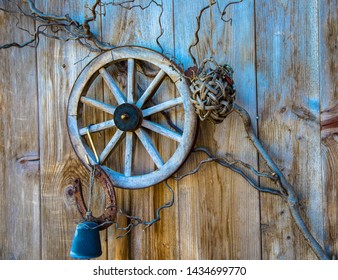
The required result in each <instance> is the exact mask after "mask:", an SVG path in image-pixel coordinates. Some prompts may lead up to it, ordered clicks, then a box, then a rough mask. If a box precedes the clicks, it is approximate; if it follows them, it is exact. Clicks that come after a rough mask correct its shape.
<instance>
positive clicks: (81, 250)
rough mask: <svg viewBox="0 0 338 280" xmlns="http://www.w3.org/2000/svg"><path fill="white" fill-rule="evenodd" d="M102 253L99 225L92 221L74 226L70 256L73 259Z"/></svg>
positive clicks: (93, 256)
mask: <svg viewBox="0 0 338 280" xmlns="http://www.w3.org/2000/svg"><path fill="white" fill-rule="evenodd" d="M101 255H102V250H101V241H100V233H99V227H98V224H97V223H94V222H87V221H85V222H82V223H80V224H78V225H77V226H76V230H75V234H74V239H73V242H72V248H71V249H70V256H71V257H72V258H74V259H93V258H97V257H99V256H101Z"/></svg>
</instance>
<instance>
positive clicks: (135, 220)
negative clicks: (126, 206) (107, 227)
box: [116, 181, 175, 239]
mask: <svg viewBox="0 0 338 280" xmlns="http://www.w3.org/2000/svg"><path fill="white" fill-rule="evenodd" d="M164 184H165V186H166V187H167V189H168V190H169V192H170V194H171V200H170V201H169V202H167V203H165V204H163V205H162V206H160V207H159V208H157V210H156V214H155V218H154V219H152V220H151V221H144V220H142V219H141V218H139V217H136V216H130V215H128V214H126V213H124V212H123V211H120V213H121V214H123V215H124V216H126V217H127V218H128V219H129V220H130V222H129V224H128V225H127V226H126V227H122V228H120V227H119V226H118V224H116V229H117V230H123V231H125V233H124V234H122V235H119V236H117V239H119V238H122V237H124V236H126V235H127V234H129V233H130V232H131V231H132V229H133V228H135V227H137V226H138V225H143V226H145V227H144V229H147V228H148V227H150V226H152V225H153V224H155V223H156V222H158V221H159V220H161V212H162V210H163V209H165V208H169V207H171V206H173V204H174V198H175V196H174V191H173V189H172V188H171V187H170V186H169V184H168V182H167V181H165V182H164Z"/></svg>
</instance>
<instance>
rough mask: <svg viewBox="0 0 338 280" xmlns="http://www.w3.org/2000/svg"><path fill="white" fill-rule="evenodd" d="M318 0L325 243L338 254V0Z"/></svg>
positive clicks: (331, 251)
mask: <svg viewBox="0 0 338 280" xmlns="http://www.w3.org/2000/svg"><path fill="white" fill-rule="evenodd" d="M318 3H319V53H320V58H319V61H320V62H319V65H320V102H321V126H322V131H321V135H322V164H323V168H322V178H323V181H322V184H324V186H323V187H324V188H325V198H324V199H325V201H326V202H325V203H324V207H325V208H324V209H325V245H326V249H327V251H329V252H330V253H331V255H335V256H337V255H338V238H337V237H338V231H337V229H338V216H337V213H338V209H337V208H338V204H337V189H338V183H337V182H338V136H337V133H338V90H337V89H338V80H337V73H338V56H337V37H338V27H337V20H338V11H337V7H338V1H336V0H331V1H318Z"/></svg>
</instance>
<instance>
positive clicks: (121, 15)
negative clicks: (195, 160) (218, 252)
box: [102, 1, 179, 259]
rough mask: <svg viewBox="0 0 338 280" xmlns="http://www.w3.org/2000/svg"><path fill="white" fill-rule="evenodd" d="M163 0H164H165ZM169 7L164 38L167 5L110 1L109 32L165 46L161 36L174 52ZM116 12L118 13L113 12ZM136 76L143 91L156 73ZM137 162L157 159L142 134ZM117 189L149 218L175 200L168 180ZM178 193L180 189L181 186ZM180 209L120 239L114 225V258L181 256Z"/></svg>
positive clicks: (105, 30)
mask: <svg viewBox="0 0 338 280" xmlns="http://www.w3.org/2000/svg"><path fill="white" fill-rule="evenodd" d="M157 2H158V3H161V2H160V1H157ZM149 3H150V2H149V1H137V2H135V3H133V2H131V3H126V4H125V7H129V8H131V7H133V6H134V5H141V6H142V7H146V6H147V5H148V4H149ZM163 8H164V9H163V14H162V17H161V22H162V27H163V28H164V30H163V31H164V33H163V36H161V37H160V38H158V37H159V35H160V34H161V29H160V26H159V22H158V21H159V16H160V14H161V9H160V7H159V6H157V5H156V4H155V1H154V2H152V3H150V6H149V7H148V8H146V9H144V10H142V9H140V7H135V8H132V9H131V10H130V9H126V8H122V7H120V6H109V7H107V10H106V12H107V16H106V17H103V18H102V21H103V23H102V35H103V38H104V39H105V40H107V41H109V42H111V43H112V44H113V45H116V46H123V45H138V46H142V47H147V48H151V49H153V50H156V51H159V52H161V51H162V50H161V47H160V46H158V45H157V42H156V40H157V39H158V40H159V42H160V44H161V46H162V47H163V50H164V53H165V54H167V55H168V56H169V57H170V56H172V54H173V49H174V43H173V32H172V31H173V18H172V12H173V11H172V1H163ZM112 14H113V15H114V17H111V16H109V15H112ZM150 63H151V61H150ZM136 81H137V88H138V90H139V91H140V93H142V90H140V89H141V88H143V89H144V88H145V87H146V86H148V85H149V83H150V81H151V79H147V78H146V77H144V75H142V74H141V73H140V71H137V72H136ZM172 89H173V86H171V88H170V89H169V90H165V89H162V90H161V88H160V89H159V91H158V93H157V95H166V96H167V98H168V96H169V95H171V94H172V92H171V91H172ZM105 96H106V94H105ZM139 97H140V95H139ZM108 138H109V137H108ZM153 141H154V142H155V144H156V146H157V148H158V149H159V152H160V153H161V154H162V153H163V154H166V153H167V152H172V150H173V145H172V144H171V143H169V144H168V142H163V143H162V142H161V139H158V140H157V139H156V138H153ZM122 148H123V145H122ZM120 153H121V154H122V151H120ZM144 159H146V160H144ZM120 160H121V163H120V164H123V162H124V159H123V157H122V156H121V159H120ZM112 164H113V163H112ZM118 164H119V163H118V162H117V163H115V165H118ZM134 164H135V165H136V166H138V167H137V168H136V171H137V172H141V173H142V172H143V171H145V172H146V171H148V170H149V169H151V168H152V167H153V166H154V163H153V162H152V161H151V159H150V158H149V156H148V154H147V152H146V151H145V150H144V149H143V148H142V147H141V145H140V143H139V140H138V139H137V140H136V149H135V151H134ZM170 185H171V186H172V187H174V188H175V182H170ZM116 191H117V198H118V206H119V207H120V208H121V209H122V210H124V211H126V212H127V213H128V214H130V215H136V216H139V217H141V218H142V219H144V220H147V221H149V220H151V219H153V218H154V215H155V213H156V210H157V208H158V207H159V206H161V205H162V204H163V203H165V202H167V201H169V200H170V196H169V195H168V191H167V190H166V188H165V185H164V184H163V183H162V184H158V185H156V186H154V187H151V188H148V189H142V190H133V191H130V190H123V189H117V190H116ZM175 194H177V191H176V190H175ZM177 213H178V208H177V204H174V206H173V207H171V208H170V209H165V210H164V211H162V213H161V221H160V222H158V223H156V224H155V225H153V226H152V227H150V228H148V229H146V230H145V231H144V230H143V228H142V226H139V227H138V228H135V229H134V230H133V231H132V232H131V233H130V234H128V235H127V236H126V237H123V238H120V239H116V236H117V235H119V234H121V233H122V232H121V231H117V232H115V231H114V228H110V229H109V231H108V243H109V249H108V258H109V259H129V258H131V259H177V258H178V246H177V244H178V243H179V240H178V228H177V225H178V220H177V219H176V217H177V216H178V214H177ZM173 217H174V218H173ZM118 222H119V225H120V226H123V225H126V223H127V222H128V221H127V220H126V219H125V218H124V217H123V216H119V220H118Z"/></svg>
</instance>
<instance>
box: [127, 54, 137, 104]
mask: <svg viewBox="0 0 338 280" xmlns="http://www.w3.org/2000/svg"><path fill="white" fill-rule="evenodd" d="M135 95H136V92H135V60H134V59H132V58H129V59H128V90H127V101H128V103H134V102H135V98H136V96H135Z"/></svg>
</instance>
